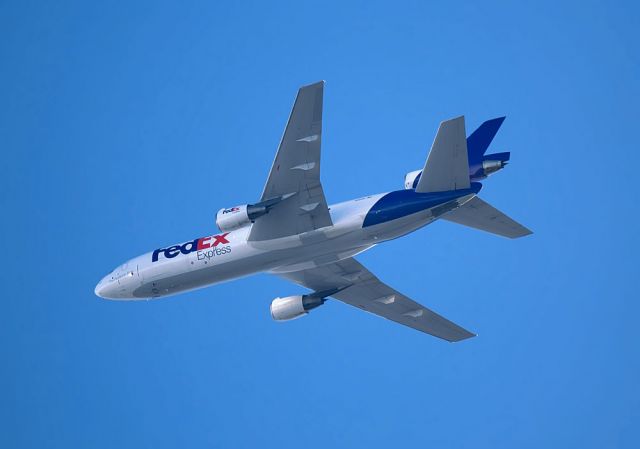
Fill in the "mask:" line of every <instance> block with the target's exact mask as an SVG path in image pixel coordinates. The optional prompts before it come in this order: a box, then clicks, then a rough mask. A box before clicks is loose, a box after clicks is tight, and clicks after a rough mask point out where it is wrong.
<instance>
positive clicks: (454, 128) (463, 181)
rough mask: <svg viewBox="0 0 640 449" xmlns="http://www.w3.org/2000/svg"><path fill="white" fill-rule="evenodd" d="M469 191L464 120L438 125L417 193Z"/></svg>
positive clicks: (460, 118)
mask: <svg viewBox="0 0 640 449" xmlns="http://www.w3.org/2000/svg"><path fill="white" fill-rule="evenodd" d="M468 188H469V160H468V158H467V136H466V133H465V128H464V116H462V117H458V118H454V119H451V120H447V121H444V122H442V123H440V127H439V128H438V134H436V138H435V140H434V141H433V145H432V146H431V151H430V152H429V156H428V157H427V162H426V163H425V165H424V169H423V171H422V176H420V181H418V185H417V186H416V192H418V193H429V192H446V191H449V190H459V189H468Z"/></svg>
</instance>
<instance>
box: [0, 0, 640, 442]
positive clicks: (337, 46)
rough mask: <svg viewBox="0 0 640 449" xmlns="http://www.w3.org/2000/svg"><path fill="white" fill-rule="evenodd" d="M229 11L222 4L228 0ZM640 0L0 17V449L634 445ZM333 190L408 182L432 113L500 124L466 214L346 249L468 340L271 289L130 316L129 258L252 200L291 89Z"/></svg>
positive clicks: (203, 230) (173, 301) (50, 12)
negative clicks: (313, 120)
mask: <svg viewBox="0 0 640 449" xmlns="http://www.w3.org/2000/svg"><path fill="white" fill-rule="evenodd" d="M187 3H188V4H187ZM241 3H242V4H241ZM639 17H640V14H639V10H638V6H637V2H604V1H589V0H587V1H579V2H556V1H552V2H522V3H519V4H517V3H516V2H491V1H488V2H487V1H485V2H475V1H472V2H465V1H461V2H438V3H437V4H431V2H422V1H416V2H386V3H378V2H372V1H361V2H335V3H332V2H313V3H311V2H290V3H276V2H255V3H253V4H251V3H246V2H163V1H157V0H155V1H148V2H138V1H135V2H134V1H128V2H111V1H106V2H85V1H76V2H64V1H63V2H50V1H37V2H33V1H20V2H11V1H4V2H2V3H0V37H1V39H0V61H1V62H0V151H1V154H2V176H1V178H0V183H1V189H0V194H1V201H2V203H1V205H2V220H1V224H0V227H1V231H2V232H1V235H2V248H3V259H2V260H3V262H2V270H1V272H2V279H3V282H2V284H3V288H2V294H1V295H0V297H1V299H2V304H1V309H0V357H1V365H0V385H2V387H1V390H0V391H1V396H0V446H1V447H3V448H73V447H77V448H116V447H117V448H176V447H194V448H201V447H234V448H255V447H264V448H272V447H274V448H275V447H277V448H300V447H309V448H326V447H337V448H340V447H356V448H388V447H435V448H485V447H486V448H492V449H496V448H540V447H571V448H574V447H575V448H581V449H584V448H636V447H638V445H639V444H640V443H639V442H640V435H639V433H640V430H639V428H638V423H639V422H640V386H639V379H640V350H639V344H638V341H639V340H638V332H637V329H638V321H639V317H640V305H639V304H638V299H639V295H638V287H637V285H638V276H639V274H640V272H639V268H638V251H639V250H640V245H639V237H638V225H637V223H638V193H637V181H636V180H635V177H636V176H637V174H638V172H637V170H638V166H639V165H640V157H639V156H638V138H637V133H638V104H639V102H640V83H639V80H640V67H639V63H640V60H639V58H640V52H639V50H640V40H639V39H638V35H637V30H638V28H639V26H640V20H639ZM320 79H324V80H326V81H327V84H326V88H325V115H324V117H325V119H324V135H323V165H322V180H323V183H324V188H325V192H326V195H327V198H328V199H329V201H330V202H338V201H342V200H346V199H350V198H354V197H358V196H362V195H365V194H370V193H377V192H384V191H390V190H395V189H399V188H401V187H402V182H403V177H404V174H405V173H406V172H408V171H411V170H414V169H418V168H421V167H422V165H423V163H424V160H425V157H426V154H427V151H428V148H429V146H430V143H431V141H432V139H433V136H434V134H435V131H436V129H437V126H438V123H439V122H440V121H441V120H443V119H446V118H450V117H454V116H457V115H460V114H464V115H465V116H466V120H467V128H468V132H471V131H472V130H473V129H474V128H475V127H476V126H478V125H479V124H480V123H482V121H484V120H486V119H489V118H493V117H498V116H501V115H506V116H507V120H506V121H505V122H504V124H503V127H502V129H501V130H500V132H499V134H498V136H497V137H496V139H495V141H494V143H493V145H492V147H491V148H490V151H511V152H512V158H511V164H510V165H509V166H508V167H507V168H506V169H505V170H504V171H503V172H501V173H499V174H497V175H495V176H494V177H492V178H490V179H489V180H488V181H487V182H486V183H485V188H484V190H483V192H482V196H483V198H484V199H486V200H488V201H490V202H491V203H492V204H494V205H496V206H497V207H499V208H500V209H502V210H503V211H505V212H507V213H508V214H510V215H511V216H513V217H514V218H516V219H518V220H520V221H521V222H522V223H524V224H526V225H527V226H529V227H530V228H531V229H533V230H534V231H535V234H534V235H533V236H531V237H527V238H525V239H522V240H516V241H511V240H507V239H501V238H499V237H495V236H493V235H490V234H485V233H481V232H479V231H474V230H470V229H467V228H463V227H460V226H457V225H454V224H451V223H436V224H434V225H432V226H429V227H428V228H426V229H422V230H420V231H418V232H416V233H414V234H412V235H410V236H407V237H405V238H403V239H399V240H396V241H393V242H389V243H386V244H384V245H381V246H379V247H377V248H374V249H372V250H371V251H369V252H367V253H365V254H363V255H361V256H359V260H360V261H362V262H363V263H364V264H366V265H367V266H368V267H369V268H370V269H371V270H372V271H374V272H375V273H376V274H378V275H379V277H380V278H381V279H382V280H384V281H385V282H387V283H389V284H391V285H393V286H394V287H396V288H398V289H399V290H400V291H402V292H403V293H405V294H407V295H409V296H411V297H413V298H415V299H416V300H418V301H421V302H423V303H424V304H425V305H427V306H428V307H431V308H433V309H434V310H436V311H438V312H440V313H442V314H443V315H445V316H447V317H448V318H450V319H452V320H454V321H456V322H458V323H460V324H461V325H463V326H464V327H466V328H468V329H471V330H473V331H475V332H477V333H478V337H477V338H474V339H472V340H469V341H465V342H462V343H459V344H448V343H446V342H443V341H440V340H437V339H435V338H431V337H429V336H426V335H424V334H421V333H419V332H416V331H413V330H411V329H407V328H403V327H402V326H398V325H394V324H392V323H390V322H387V321H385V320H382V319H379V318H377V317H375V316H372V315H368V314H364V313H362V312H361V311H359V310H355V309H352V308H350V307H348V306H346V305H343V304H341V303H338V302H331V301H330V302H329V303H327V304H326V305H325V306H324V307H322V308H320V309H318V310H316V311H314V312H313V313H312V314H310V315H309V316H308V317H305V318H303V319H300V320H297V321H294V322H290V323H286V324H281V323H275V322H273V321H272V320H271V317H270V315H269V303H270V301H271V300H272V299H273V298H274V297H276V296H287V295H293V294H298V293H301V292H303V291H304V290H302V289H301V288H299V287H297V286H294V285H293V284H289V283H287V282H285V281H283V280H281V279H278V278H274V277H270V276H267V275H258V276H255V277H251V278H247V279H243V280H239V281H236V282H233V283H228V284H223V285H219V286H215V287H212V288H208V289H204V290H200V291H197V292H193V293H188V294H184V295H181V296H178V297H173V298H169V299H164V300H160V301H150V302H129V303H122V302H111V301H105V300H102V299H99V298H97V297H95V296H94V294H93V289H94V286H95V284H96V283H97V281H98V280H99V279H100V278H101V277H102V276H103V275H105V274H106V273H107V272H108V271H110V270H111V269H113V268H114V267H115V266H116V265H118V264H120V263H121V262H123V261H124V260H126V259H128V258H130V257H133V256H136V255H138V254H141V253H143V252H146V251H148V250H152V249H154V248H156V247H158V246H162V245H166V244H171V243H175V242H179V241H186V240H188V239H192V238H194V237H198V236H201V235H207V234H210V233H212V232H214V230H215V225H214V214H215V212H216V211H217V210H218V209H219V208H221V207H225V206H233V205H236V204H242V203H246V202H252V201H256V200H257V199H258V198H259V195H260V193H261V191H262V187H263V185H264V181H265V179H266V176H267V173H268V170H269V167H270V164H271V161H272V159H273V156H274V153H275V151H276V147H277V144H278V141H279V138H280V135H281V133H282V130H283V127H284V125H285V122H286V119H287V115H288V113H289V110H290V108H291V104H292V102H293V99H294V96H295V93H296V90H297V88H298V87H299V86H300V85H303V84H307V83H310V82H314V81H317V80H320Z"/></svg>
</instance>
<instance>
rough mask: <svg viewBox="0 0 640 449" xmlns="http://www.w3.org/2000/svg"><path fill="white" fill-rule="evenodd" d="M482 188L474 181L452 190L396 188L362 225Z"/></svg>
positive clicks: (371, 212)
mask: <svg viewBox="0 0 640 449" xmlns="http://www.w3.org/2000/svg"><path fill="white" fill-rule="evenodd" d="M481 188H482V184H480V183H479V182H472V183H471V186H470V188H468V189H461V190H450V191H448V192H432V193H416V191H415V190H396V191H394V192H390V193H387V194H386V195H385V196H383V197H382V198H380V199H379V200H378V201H377V202H376V203H375V204H374V205H373V206H371V209H369V212H367V215H366V217H365V218H364V222H363V223H362V227H363V228H366V227H367V226H373V225H377V224H380V223H385V222H387V221H391V220H395V219H397V218H402V217H406V216H407V215H411V214H415V213H417V212H420V211H423V210H426V209H429V208H432V207H435V206H437V205H439V204H444V203H446V202H448V201H451V200H454V199H456V198H460V197H462V196H465V195H469V194H470V193H478V192H479V191H480V189H481Z"/></svg>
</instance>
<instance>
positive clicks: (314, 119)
mask: <svg viewBox="0 0 640 449" xmlns="http://www.w3.org/2000/svg"><path fill="white" fill-rule="evenodd" d="M323 94H324V81H320V82H318V83H315V84H310V85H308V86H304V87H301V88H300V90H299V91H298V95H297V97H296V100H295V103H294V105H293V109H292V110H291V115H290V116H289V121H288V122H287V126H286V128H285V130H284V134H283V136H282V140H281V141H280V146H279V147H278V152H277V153H276V157H275V159H274V161H273V165H272V166H271V171H270V172H269V177H268V178H267V182H266V184H265V186H264V191H263V192H262V197H261V201H268V200H271V199H273V198H285V199H284V200H282V201H281V202H279V203H278V204H277V205H276V206H274V207H273V208H272V209H271V210H270V211H269V213H268V214H266V215H264V216H262V217H260V218H259V219H258V220H256V222H255V223H254V225H253V228H252V229H251V234H250V236H249V239H250V240H268V239H274V238H279V237H286V236H290V235H296V234H301V233H303V232H307V231H312V230H314V229H318V228H322V227H325V226H331V224H332V222H331V216H330V214H329V208H328V206H327V200H326V199H325V196H324V191H323V189H322V184H321V183H320V146H321V141H322V101H323Z"/></svg>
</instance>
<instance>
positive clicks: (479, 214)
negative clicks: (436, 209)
mask: <svg viewBox="0 0 640 449" xmlns="http://www.w3.org/2000/svg"><path fill="white" fill-rule="evenodd" d="M441 218H442V219H443V220H447V221H452V222H454V223H458V224H461V225H465V226H469V227H471V228H475V229H479V230H481V231H486V232H490V233H492V234H497V235H501V236H503V237H508V238H510V239H515V238H518V237H524V236H525V235H529V234H532V232H531V231H530V230H529V229H527V228H525V227H524V226H522V225H521V224H520V223H518V222H516V221H514V220H512V219H511V218H509V217H507V216H506V215H505V214H503V213H502V212H500V211H499V210H498V209H496V208H495V207H493V206H491V205H490V204H488V203H485V202H484V201H482V200H481V199H480V198H478V197H477V196H476V197H474V198H473V199H471V200H470V201H468V202H467V203H465V204H464V205H463V206H462V207H459V208H458V209H456V210H454V211H453V212H450V213H448V214H446V215H444V216H442V217H441Z"/></svg>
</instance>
